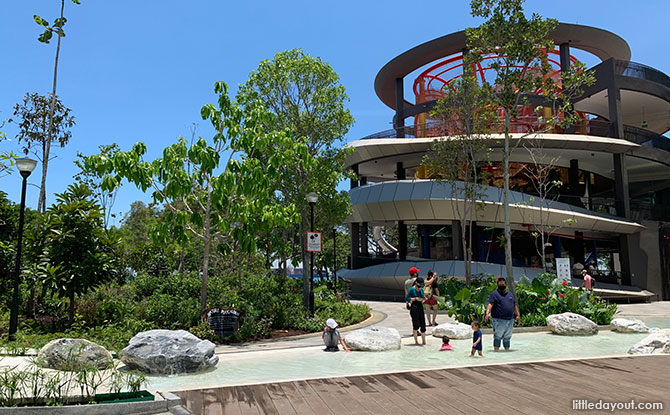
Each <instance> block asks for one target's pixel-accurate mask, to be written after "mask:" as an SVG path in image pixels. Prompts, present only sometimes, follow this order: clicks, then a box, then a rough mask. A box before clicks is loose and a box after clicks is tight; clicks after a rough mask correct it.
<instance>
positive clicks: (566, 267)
mask: <svg viewBox="0 0 670 415" xmlns="http://www.w3.org/2000/svg"><path fill="white" fill-rule="evenodd" d="M571 271H572V270H571V269H570V258H556V277H558V279H559V280H564V281H572V272H571Z"/></svg>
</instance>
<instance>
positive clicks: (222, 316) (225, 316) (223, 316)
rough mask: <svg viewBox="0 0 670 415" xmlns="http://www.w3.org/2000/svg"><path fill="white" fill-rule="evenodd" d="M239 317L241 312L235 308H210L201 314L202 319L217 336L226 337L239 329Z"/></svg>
mask: <svg viewBox="0 0 670 415" xmlns="http://www.w3.org/2000/svg"><path fill="white" fill-rule="evenodd" d="M241 315H242V312H241V311H240V310H238V309H236V308H221V307H212V308H210V309H208V310H207V311H205V312H204V313H203V315H202V319H203V320H205V321H206V322H207V324H208V325H209V328H210V329H212V330H213V331H214V333H216V335H217V336H219V337H228V336H232V335H233V334H235V333H237V331H238V330H239V329H240V316H241Z"/></svg>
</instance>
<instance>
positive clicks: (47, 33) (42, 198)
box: [33, 0, 80, 213]
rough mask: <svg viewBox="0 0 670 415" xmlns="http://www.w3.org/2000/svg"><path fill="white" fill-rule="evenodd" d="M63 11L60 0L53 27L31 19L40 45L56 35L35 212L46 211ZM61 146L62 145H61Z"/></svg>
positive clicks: (42, 20) (63, 18)
mask: <svg viewBox="0 0 670 415" xmlns="http://www.w3.org/2000/svg"><path fill="white" fill-rule="evenodd" d="M72 3H74V4H80V1H79V0H72ZM64 11H65V0H60V16H59V17H57V18H56V20H54V23H53V25H49V22H48V21H46V20H44V19H43V18H41V17H40V16H38V15H34V16H33V19H34V20H35V23H37V24H38V25H40V26H42V27H44V32H42V34H41V35H39V36H38V37H37V40H39V41H40V42H42V43H49V42H50V41H51V38H52V37H53V35H54V33H55V34H56V36H57V38H58V41H57V42H56V57H55V59H54V75H53V85H52V89H51V100H50V103H49V118H48V124H47V125H48V127H47V129H46V136H45V137H44V138H43V139H42V141H43V142H44V157H43V160H42V184H41V185H40V195H39V199H38V202H37V211H38V212H40V213H44V211H45V210H46V200H47V196H46V180H47V168H48V166H49V154H50V153H51V143H52V142H53V141H55V140H54V137H53V135H54V134H53V133H54V131H53V128H54V125H57V123H56V120H55V119H54V117H55V114H56V111H57V98H56V82H57V80H58V58H59V57H60V43H61V39H62V38H64V37H65V31H64V30H63V27H64V26H65V23H66V22H67V19H66V18H65V16H63V12H64ZM61 146H62V144H61Z"/></svg>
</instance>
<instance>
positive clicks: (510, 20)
mask: <svg viewBox="0 0 670 415" xmlns="http://www.w3.org/2000/svg"><path fill="white" fill-rule="evenodd" d="M523 2H524V0H472V1H471V3H470V6H471V11H472V15H473V16H474V17H480V18H483V19H486V21H485V22H484V23H482V24H481V25H480V26H478V27H475V28H469V29H466V36H467V46H468V49H469V50H470V52H471V53H470V55H472V56H473V58H474V62H475V63H478V62H480V61H482V60H483V59H484V58H487V65H488V66H490V67H491V68H492V69H493V70H494V71H495V73H496V77H495V81H494V90H495V92H496V93H495V94H494V95H493V96H492V100H491V105H492V106H494V107H495V108H499V109H500V111H501V112H502V118H503V132H504V146H503V152H502V159H503V174H504V183H503V194H504V201H503V212H504V236H503V243H504V246H505V265H506V272H507V280H508V281H507V286H508V287H510V290H514V272H513V268H512V232H511V226H510V205H509V179H510V167H509V163H510V161H509V159H510V155H511V153H512V148H511V145H510V142H511V138H512V130H511V124H512V120H513V119H514V118H515V117H517V116H518V115H520V112H521V110H522V109H523V108H524V107H528V106H529V105H530V104H529V101H528V98H527V97H528V96H529V95H532V94H537V93H540V94H541V95H542V96H544V97H545V98H546V100H547V105H548V106H550V107H552V109H553V110H554V111H553V112H552V113H553V114H555V115H554V118H553V119H552V120H546V125H547V128H551V127H552V124H556V123H558V122H560V123H565V124H569V123H570V122H572V121H574V118H573V117H574V114H573V113H572V107H571V102H570V96H571V93H575V92H576V91H577V90H578V89H579V88H580V87H581V86H582V85H583V84H585V83H586V84H588V83H589V82H593V81H594V79H593V76H592V74H589V73H586V72H584V71H583V65H573V67H572V68H571V69H570V71H569V73H564V74H561V76H562V84H561V85H559V84H557V83H556V82H555V81H554V79H553V78H552V77H551V76H548V75H549V73H550V71H551V70H552V68H551V66H550V65H549V63H548V61H547V51H549V50H554V48H555V44H554V42H553V41H552V40H550V39H549V34H550V32H551V31H552V30H553V29H554V28H555V27H556V25H557V24H558V22H557V21H556V20H554V19H543V18H542V17H540V16H539V15H538V14H535V13H533V14H532V15H531V16H530V17H527V16H526V15H525V14H524V10H523ZM483 82H484V83H486V81H483ZM559 117H560V119H559ZM536 133H537V131H529V132H528V133H527V134H525V135H524V136H527V135H530V134H536ZM524 136H522V137H515V138H516V139H517V140H518V141H517V142H521V141H522V140H523V138H524Z"/></svg>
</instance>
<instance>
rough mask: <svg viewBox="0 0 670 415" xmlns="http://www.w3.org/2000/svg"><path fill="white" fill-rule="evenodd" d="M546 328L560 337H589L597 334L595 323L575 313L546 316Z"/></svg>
mask: <svg viewBox="0 0 670 415" xmlns="http://www.w3.org/2000/svg"><path fill="white" fill-rule="evenodd" d="M547 326H548V327H549V329H550V330H551V331H552V332H553V333H554V334H560V335H562V336H590V335H593V334H598V325H597V324H596V323H594V322H593V321H591V320H589V319H588V318H586V317H584V316H582V315H580V314H575V313H561V314H552V315H550V316H547Z"/></svg>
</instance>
